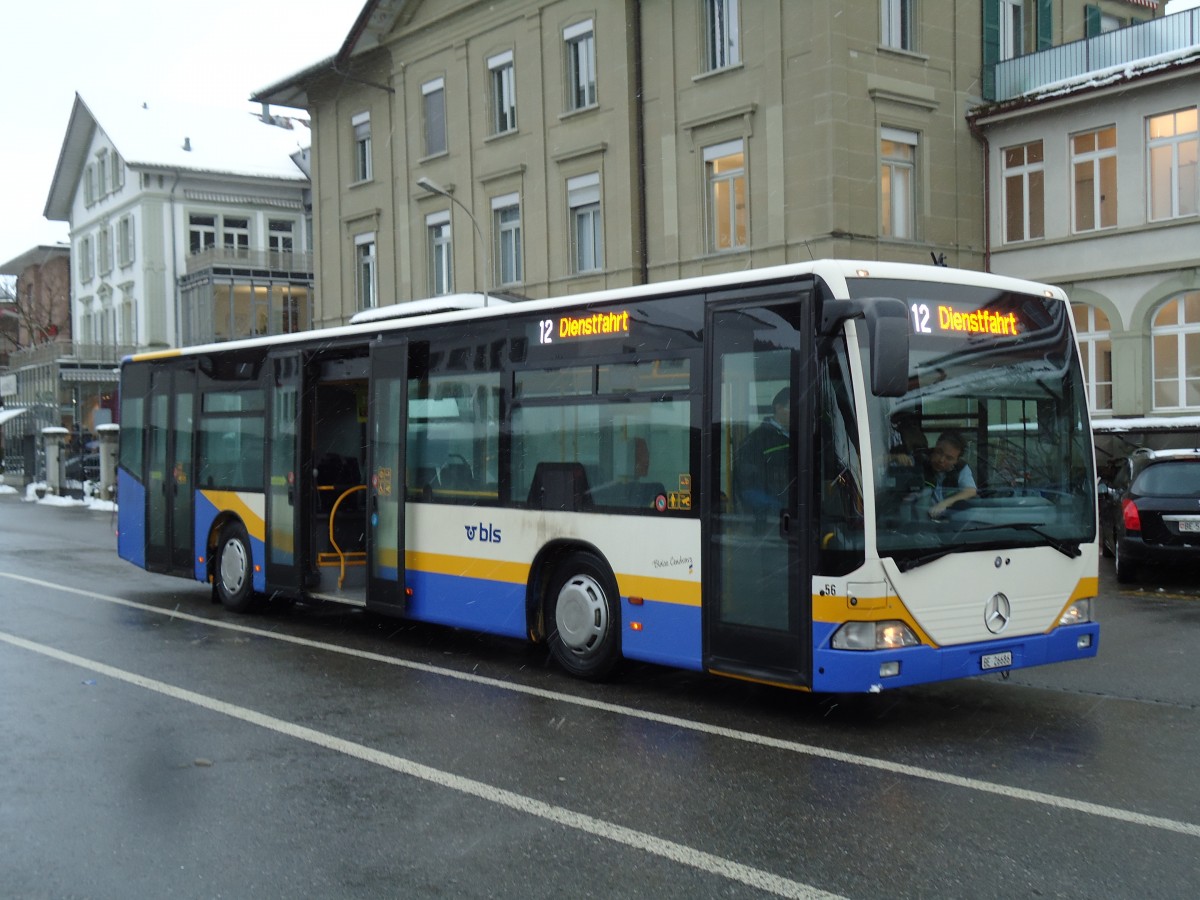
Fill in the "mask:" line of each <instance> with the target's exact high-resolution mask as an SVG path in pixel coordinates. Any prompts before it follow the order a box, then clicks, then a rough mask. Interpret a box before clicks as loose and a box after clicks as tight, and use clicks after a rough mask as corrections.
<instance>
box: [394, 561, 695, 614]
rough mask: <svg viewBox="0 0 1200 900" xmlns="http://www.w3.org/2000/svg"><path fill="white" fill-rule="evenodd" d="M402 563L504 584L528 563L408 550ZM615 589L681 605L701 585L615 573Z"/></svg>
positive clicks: (515, 580)
mask: <svg viewBox="0 0 1200 900" xmlns="http://www.w3.org/2000/svg"><path fill="white" fill-rule="evenodd" d="M391 552H392V553H394V552H395V551H391ZM393 559H394V557H393ZM380 560H381V563H382V564H383V565H388V563H389V559H388V553H384V554H383V555H382V556H381V557H380ZM404 564H405V565H406V566H407V567H408V568H409V569H413V570H416V571H418V572H430V573H433V574H437V575H459V576H462V577H464V578H479V579H482V580H484V581H502V582H505V583H507V584H526V583H527V582H528V581H529V565H528V564H526V563H515V562H505V561H504V560H498V559H478V558H476V557H472V556H453V555H451V554H447V553H426V552H423V551H420V550H407V551H405V553H404ZM617 589H618V590H619V591H620V593H621V595H622V596H624V597H642V598H643V599H646V600H656V601H658V602H660V603H677V604H680V605H683V606H699V605H700V585H699V584H698V583H696V582H689V581H677V580H674V579H670V578H654V577H650V576H644V575H617Z"/></svg>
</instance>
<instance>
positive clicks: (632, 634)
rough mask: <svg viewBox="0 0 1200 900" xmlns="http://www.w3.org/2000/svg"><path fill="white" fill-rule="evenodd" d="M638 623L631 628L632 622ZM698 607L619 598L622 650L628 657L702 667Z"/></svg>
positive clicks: (668, 664)
mask: <svg viewBox="0 0 1200 900" xmlns="http://www.w3.org/2000/svg"><path fill="white" fill-rule="evenodd" d="M634 623H637V624H639V625H640V626H641V628H639V629H638V630H636V631H635V630H634V629H633V624H634ZM701 634H702V630H701V624H700V607H699V606H686V605H684V604H681V603H658V602H656V601H653V600H646V601H645V602H644V603H643V604H641V605H639V606H633V605H631V604H630V603H629V600H628V599H627V598H622V601H621V653H622V654H623V655H624V656H625V657H626V658H627V659H638V660H642V661H643V662H651V663H660V664H662V665H665V666H676V667H678V668H681V669H694V670H696V671H702V670H703V668H704V665H703V643H702V640H701Z"/></svg>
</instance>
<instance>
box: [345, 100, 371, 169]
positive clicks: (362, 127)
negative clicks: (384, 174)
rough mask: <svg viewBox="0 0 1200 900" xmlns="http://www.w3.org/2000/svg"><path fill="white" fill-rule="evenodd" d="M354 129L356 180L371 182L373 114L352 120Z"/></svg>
mask: <svg viewBox="0 0 1200 900" xmlns="http://www.w3.org/2000/svg"><path fill="white" fill-rule="evenodd" d="M350 124H351V126H353V128H354V180H355V181H370V180H371V114H370V113H369V112H362V113H359V114H358V115H356V116H355V117H354V118H352V119H351V120H350Z"/></svg>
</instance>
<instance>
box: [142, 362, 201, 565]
mask: <svg viewBox="0 0 1200 900" xmlns="http://www.w3.org/2000/svg"><path fill="white" fill-rule="evenodd" d="M147 396H148V398H149V400H148V404H147V409H146V413H147V415H146V420H147V426H148V427H147V428H146V568H147V569H148V570H150V571H151V572H163V573H165V574H170V575H186V576H190V575H192V574H193V563H192V553H193V549H192V543H193V539H192V530H193V527H194V526H193V523H192V512H193V508H194V504H195V493H194V492H195V485H194V484H193V483H192V446H193V436H194V431H195V424H194V423H195V411H196V410H195V405H196V372H195V370H194V369H193V368H190V367H189V368H181V367H179V366H178V365H175V366H170V367H168V366H154V367H153V368H152V369H151V370H150V382H149V385H148V394H147Z"/></svg>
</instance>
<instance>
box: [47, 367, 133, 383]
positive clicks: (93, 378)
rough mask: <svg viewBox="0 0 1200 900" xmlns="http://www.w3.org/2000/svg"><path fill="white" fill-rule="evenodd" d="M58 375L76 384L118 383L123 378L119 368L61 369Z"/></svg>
mask: <svg viewBox="0 0 1200 900" xmlns="http://www.w3.org/2000/svg"><path fill="white" fill-rule="evenodd" d="M58 377H59V378H60V379H61V380H63V381H69V382H72V383H75V384H80V383H87V384H116V383H117V382H119V381H120V380H121V376H120V374H119V373H118V370H117V369H112V368H110V369H59V370H58Z"/></svg>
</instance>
